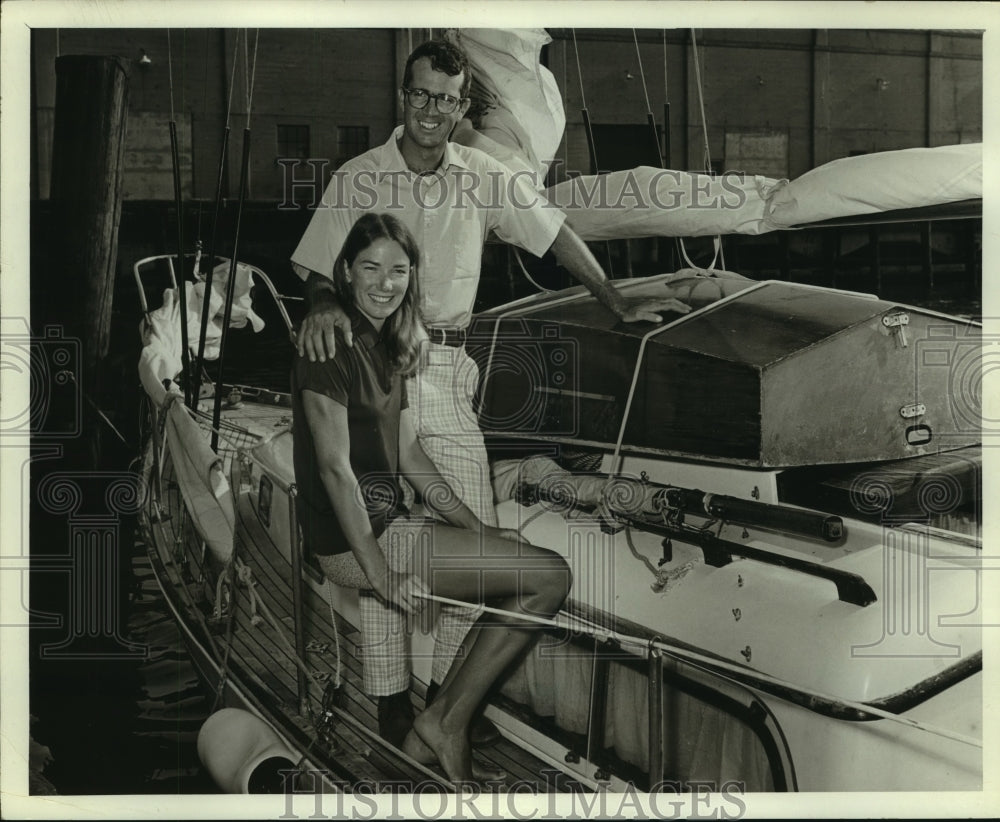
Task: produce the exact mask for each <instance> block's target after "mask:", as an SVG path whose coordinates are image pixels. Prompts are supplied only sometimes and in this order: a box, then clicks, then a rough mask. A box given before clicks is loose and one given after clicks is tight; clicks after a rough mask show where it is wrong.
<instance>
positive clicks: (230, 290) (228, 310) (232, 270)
mask: <svg viewBox="0 0 1000 822" xmlns="http://www.w3.org/2000/svg"><path fill="white" fill-rule="evenodd" d="M259 34H260V30H259V29H258V30H257V35H255V37H254V56H253V65H254V71H255V72H256V66H257V45H258V36H259ZM248 43H249V35H248V34H247V33H246V32H245V31H244V44H243V45H244V53H245V52H246V51H247V50H248V48H247V46H248ZM245 60H246V61H247V62H248V61H249V57H248V56H247V55H246V54H245ZM247 95H248V99H247V122H246V127H245V128H244V129H243V157H242V161H241V163H240V190H239V195H238V197H237V200H236V218H235V226H234V228H233V251H232V256H231V257H230V260H229V279H228V281H227V282H226V297H225V300H224V301H223V316H222V336H221V338H220V339H219V369H218V375H217V378H216V379H217V386H216V389H215V403H214V405H213V410H212V423H213V425H215V426H216V427H218V425H219V421H220V419H221V418H222V386H223V382H224V372H225V352H226V341H227V338H228V336H229V323H230V321H231V319H232V315H233V296H234V294H235V293H236V274H237V266H238V259H239V244H240V224H241V222H242V218H243V204H244V203H245V202H246V198H247V187H248V185H249V178H250V104H251V102H252V98H253V78H252V77H250V76H249V74H248V79H247ZM217 445H218V438H217V437H216V435H215V434H214V433H213V435H212V450H213V451H215V450H217Z"/></svg>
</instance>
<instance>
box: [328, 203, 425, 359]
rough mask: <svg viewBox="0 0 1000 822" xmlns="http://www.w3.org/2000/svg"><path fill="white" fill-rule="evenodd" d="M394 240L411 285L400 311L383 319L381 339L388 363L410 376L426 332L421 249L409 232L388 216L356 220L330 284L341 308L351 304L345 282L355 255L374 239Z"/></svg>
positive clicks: (349, 292)
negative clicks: (407, 267)
mask: <svg viewBox="0 0 1000 822" xmlns="http://www.w3.org/2000/svg"><path fill="white" fill-rule="evenodd" d="M381 239H386V240H393V241H394V242H397V243H399V246H400V248H402V249H403V252H404V253H405V254H406V256H407V257H408V258H409V260H410V282H409V286H408V287H407V289H406V293H405V294H404V295H403V301H402V303H400V306H399V308H397V309H396V310H395V311H393V312H392V314H390V315H389V317H387V318H386V321H385V325H384V326H383V328H382V337H383V339H384V341H385V344H386V347H387V348H388V351H389V360H390V362H392V364H393V365H394V366H395V369H396V372H397V373H399V374H402V375H403V376H408V375H410V374H413V373H414V372H415V371H417V370H418V368H419V367H420V364H421V348H422V344H423V342H424V340H426V339H427V332H426V331H424V328H423V325H421V323H420V314H419V306H420V286H419V283H418V282H417V275H418V274H419V271H420V249H419V248H418V247H417V241H416V240H415V239H413V235H412V234H411V233H410V230H409V229H408V228H407V227H406V226H405V225H403V224H402V223H401V222H400V221H399V220H398V219H396V218H395V217H393V216H392V215H391V214H379V213H375V212H372V211H370V212H368V213H366V214H363V215H362V216H361V217H359V218H358V221H357V222H356V223H355V224H354V225H353V226H352V227H351V230H350V232H349V233H348V235H347V239H346V240H344V245H343V248H341V249H340V254H338V255H337V261H336V262H335V263H334V264H333V285H334V288H335V289H336V292H337V298H338V299H339V300H340V303H341V305H344V306H347V305H352V304H353V303H354V291H353V290H352V289H351V284H350V283H349V282H348V281H347V269H348V267H349V266H351V265H353V264H354V260H355V259H356V258H357V256H358V254H360V253H361V252H362V251H364V250H365V249H366V248H368V247H369V246H370V245H371V244H372V243H374V242H375V241H376V240H381Z"/></svg>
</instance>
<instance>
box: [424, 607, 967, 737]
mask: <svg viewBox="0 0 1000 822" xmlns="http://www.w3.org/2000/svg"><path fill="white" fill-rule="evenodd" d="M416 596H417V597H419V598H421V599H427V600H430V601H433V602H439V603H442V604H444V605H457V606H459V607H464V608H468V607H470V606H471V605H473V604H474V603H470V602H465V601H464V600H460V599H451V598H450V597H443V596H437V595H436V594H416ZM481 607H482V610H483V611H484V612H486V613H490V614H496V615H497V616H505V617H509V618H513V619H519V620H521V621H524V622H531V623H534V624H536V625H541V626H544V627H547V628H558V629H564V630H569V629H570V627H569V626H567V625H564V624H562V623H560V622H559V621H558V620H556V619H546V618H544V617H537V616H533V615H531V614H523V613H518V612H516V611H505V610H504V609H502V608H493V607H490V606H488V605H483V606H481ZM558 616H560V617H563V618H564V619H574V620H576V621H577V622H583V623H587V622H588V620H585V619H583V618H581V617H577V616H574V615H572V614H568V613H566V612H565V611H560V612H559V614H558ZM581 632H582V633H593V634H594V635H595V636H596V635H597V633H596V632H594V631H592V630H590V629H588V628H583V629H581ZM605 633H606V635H607V636H609V637H611V638H613V639H614V640H615V641H616V642H618V643H619V644H621V645H631V646H634V647H636V648H639V649H646V651H647V652H648V651H649V650H651V649H653V648H656V649H657V650H659V651H662V652H663V653H665V654H668V655H670V656H672V657H675V658H677V659H680V660H681V661H683V662H687V663H689V664H692V665H694V666H695V667H697V668H699V669H700V670H705V671H706V672H708V673H711V674H715V675H718V676H722V678H724V679H726V680H727V681H731V682H734V683H735V684H737V685H740V686H742V687H750V688H753V687H754V686H753V685H748V684H747V683H746V682H745V681H743V679H741V678H740V677H746V676H747V675H749V676H752V677H755V678H757V679H760V680H763V681H765V682H767V683H769V684H771V685H776V686H778V687H781V688H786V689H787V690H790V691H794V692H795V693H797V694H800V695H802V696H806V697H813V698H816V697H818V698H820V699H822V700H824V701H827V702H833V703H836V704H838V705H841V706H843V707H846V708H851V709H852V710H855V711H858V712H859V713H863V714H867V715H869V716H873V717H878V718H879V719H887V720H889V721H890V722H896V723H899V724H901V725H905V726H907V727H909V728H913V729H914V730H918V731H924V732H926V733H931V734H934V735H936V736H941V737H944V738H945V739H951V740H954V741H955V742H961V743H963V744H965V745H970V746H972V747H974V748H982V747H983V743H982V742H981V741H980V740H978V739H974V738H973V737H970V736H967V735H965V734H959V733H955V732H954V731H949V730H947V729H946V728H938V727H936V726H934V725H928V724H927V723H924V722H918V721H917V720H915V719H910V718H909V717H905V716H900V715H899V714H894V713H891V712H890V711H886V710H883V709H882V708H876V707H874V706H872V705H867V704H866V703H864V702H857V701H855V700H851V699H844V698H842V697H839V696H831V695H830V694H825V693H823V692H822V691H814V690H812V689H809V688H804V687H801V686H799V685H794V684H792V683H791V682H787V681H785V680H783V679H780V678H778V677H775V676H771V675H770V674H765V673H763V672H761V671H756V670H754V669H752V668H746V667H743V666H740V665H736V664H735V663H732V662H727V661H726V660H723V659H718V658H716V657H711V656H708V655H707V654H700V653H698V652H697V651H691V650H689V649H687V648H683V647H681V646H679V645H673V644H672V643H669V642H667V641H666V640H662V639H655V638H654V639H653V640H649V639H640V638H639V637H636V636H631V635H628V634H619V633H618V632H616V631H606V632H605ZM698 663H701V664H698ZM720 669H721V671H726V672H731V673H733V674H736V675H737V677H735V678H734V677H726V676H724V675H723V674H722V673H720Z"/></svg>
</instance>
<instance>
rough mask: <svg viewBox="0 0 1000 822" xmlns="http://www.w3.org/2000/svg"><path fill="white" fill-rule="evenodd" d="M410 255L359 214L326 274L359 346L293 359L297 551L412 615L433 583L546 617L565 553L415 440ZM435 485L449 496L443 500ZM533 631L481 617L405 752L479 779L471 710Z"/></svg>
mask: <svg viewBox="0 0 1000 822" xmlns="http://www.w3.org/2000/svg"><path fill="white" fill-rule="evenodd" d="M418 265H419V250H418V248H417V246H416V243H415V241H414V239H413V237H412V235H411V234H410V232H409V231H408V230H407V229H406V228H405V227H404V226H403V224H402V223H400V222H399V221H398V220H396V219H395V218H394V217H392V216H391V215H388V214H375V213H369V214H365V215H364V216H362V217H361V218H360V219H359V220H358V221H357V222H356V223H355V224H354V227H353V228H352V229H351V232H350V234H349V235H348V236H347V239H346V241H345V242H344V247H343V248H342V249H341V252H340V255H339V257H338V258H337V261H336V264H335V266H334V272H333V279H334V284H335V287H336V289H337V294H338V296H339V298H340V302H341V305H343V306H345V307H347V312H348V314H349V316H350V317H351V321H352V324H353V332H354V341H355V342H354V345H353V347H350V348H348V347H347V346H346V345H339V346H337V350H336V354H335V356H334V358H333V359H331V360H328V361H326V362H310V361H309V359H308V358H307V357H296V359H295V364H294V368H293V373H292V396H293V404H294V405H293V407H294V415H295V474H296V481H297V486H298V488H299V498H298V499H299V503H300V513H299V520H300V522H301V524H302V531H303V537H304V541H305V545H306V549H307V550H309V551H311V552H312V553H313V554H315V555H316V556H317V557H318V560H319V563H320V566H321V567H322V568H323V571H324V573H325V574H326V576H327V577H328V578H329V579H330V580H331V581H332V582H334V583H335V584H337V585H344V586H348V587H353V588H359V589H361V588H371V589H374V591H375V593H376V594H377V595H378V596H379V597H381V598H382V599H384V600H385V601H387V602H389V603H392V604H394V605H396V606H397V607H399V608H401V609H402V610H403V611H405V612H407V613H413V612H415V611H416V610H418V609H419V608H420V607H421V605H423V604H424V599H423V597H424V596H425V595H426V594H427V592H428V591H430V592H431V593H433V594H436V595H440V596H444V597H449V598H452V599H461V600H465V601H468V602H473V603H474V602H480V601H482V600H483V599H491V600H492V599H495V598H502V599H503V601H502V603H501V605H500V607H502V608H503V609H504V610H506V611H510V612H513V613H514V614H525V615H530V616H533V617H551V616H553V615H554V614H555V613H556V612H557V611H558V610H559V607H560V606H561V605H562V603H563V601H564V600H565V598H566V595H567V593H568V592H569V587H570V582H571V575H570V571H569V568H568V566H567V565H566V563H565V562H564V561H563V559H562V558H561V557H560V556H558V555H557V554H554V553H552V552H551V551H548V550H544V549H542V548H537V547H535V546H532V545H530V544H529V543H527V542H526V541H524V540H523V539H521V538H520V536H519V534H518V533H517V532H516V531H512V530H505V529H499V528H493V527H489V526H487V525H484V524H483V523H482V522H480V521H479V520H478V519H477V518H476V516H475V515H474V514H473V513H472V512H471V511H470V510H469V509H468V508H467V507H466V506H465V505H463V504H462V502H461V501H460V500H459V499H458V498H457V497H455V496H454V494H452V493H451V491H450V489H449V487H448V485H447V483H446V482H445V481H444V480H443V479H442V478H441V476H440V474H439V473H438V471H437V469H436V468H435V467H434V464H433V463H432V462H431V461H430V459H429V458H428V457H427V455H426V454H425V453H424V451H423V449H422V448H421V446H420V444H419V442H418V440H417V436H416V428H415V421H414V420H413V419H412V418H411V412H410V411H409V410H407V400H406V389H405V384H404V380H403V375H405V374H407V373H412V372H413V371H414V370H415V369H416V368H417V367H418V363H419V358H420V344H421V340H422V339H423V334H422V333H421V330H422V329H421V326H420V321H419V319H418V314H417V310H418V305H419V299H418V293H417V288H418V286H417V279H416V272H417V268H418ZM400 474H402V475H403V476H405V477H406V479H407V480H408V481H409V482H410V483H411V484H412V485H413V486H414V487H415V488H416V489H417V491H418V492H420V493H421V494H422V495H424V496H425V497H426V496H428V494H430V495H432V496H433V497H434V498H435V500H436V501H437V502H438V504H437V505H436V506H435V507H436V508H437V509H438V510H440V511H447V512H448V514H447V516H448V519H449V521H450V522H451V523H452V526H454V527H450V526H447V525H443V524H441V523H435V522H432V521H426V520H423V519H418V518H410V517H409V516H408V511H406V509H405V508H404V507H403V505H402V498H403V497H402V489H401V487H400V484H399V479H398V477H399V475H400ZM442 495H450V499H448V500H447V501H445V504H440V503H441V497H442ZM418 569H420V570H419V572H418ZM532 633H534V629H533V627H532V626H531V624H530V623H529V622H527V621H523V620H519V619H517V618H516V617H514V616H510V617H506V616H503V617H496V616H484V617H482V618H481V619H480V621H479V622H478V623H477V624H476V625H475V626H474V627H473V629H472V630H471V631H469V634H468V635H467V636H466V639H465V642H464V643H463V647H462V649H461V651H460V652H459V653H458V655H457V656H456V657H455V662H454V664H453V665H452V666H451V669H450V671H449V673H448V676H447V677H446V678H445V680H444V682H443V683H442V685H441V689H440V690H439V691H438V693H437V696H436V697H435V699H434V701H433V702H432V703H431V705H430V706H429V707H428V708H427V709H426V710H425V711H424V712H423V713H422V714H420V715H419V716H418V717H417V718H416V720H415V721H414V725H413V730H412V731H411V732H410V734H409V736H408V737H407V738H406V741H405V743H404V745H403V747H404V750H406V751H407V752H408V753H410V754H411V755H413V756H415V757H416V758H418V759H423V760H429V759H431V758H432V756H433V757H436V758H437V760H438V761H439V762H440V764H441V766H442V767H443V769H444V771H445V773H446V774H447V775H448V777H449V778H450V779H452V780H456V781H459V780H468V779H472V778H474V776H475V775H474V772H473V763H472V756H471V748H470V746H469V741H468V728H469V722H470V719H471V717H472V715H473V712H474V711H475V709H476V707H477V706H478V705H479V703H480V701H481V700H482V699H483V698H484V696H485V694H486V692H487V689H488V688H489V687H490V686H491V685H492V684H493V682H494V680H496V678H497V677H498V676H499V674H500V673H501V671H503V669H504V668H505V667H506V666H507V665H508V664H509V663H510V662H511V661H513V660H514V658H515V657H516V656H517V655H518V654H519V653H520V652H521V651H522V650H523V649H524V648H525V647H526V646H527V645H528V643H529V641H530V639H531V637H532ZM428 748H429V749H430V751H429V752H428V750H427V749H428Z"/></svg>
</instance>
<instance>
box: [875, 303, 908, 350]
mask: <svg viewBox="0 0 1000 822" xmlns="http://www.w3.org/2000/svg"><path fill="white" fill-rule="evenodd" d="M909 324H910V315H909V314H907V313H905V312H903V311H897V312H895V313H893V314H886V315H885V316H884V317H882V325H884V326H885V327H886V328H888V329H889V330H890V331H892V333H893V334H895V335H896V341H897V342H898V343H899V344H900V347H901V348H906V346H907V342H906V326H907V325H909Z"/></svg>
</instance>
